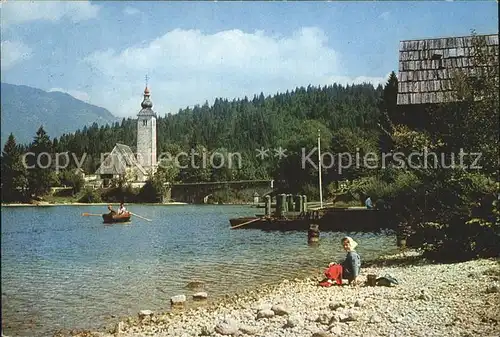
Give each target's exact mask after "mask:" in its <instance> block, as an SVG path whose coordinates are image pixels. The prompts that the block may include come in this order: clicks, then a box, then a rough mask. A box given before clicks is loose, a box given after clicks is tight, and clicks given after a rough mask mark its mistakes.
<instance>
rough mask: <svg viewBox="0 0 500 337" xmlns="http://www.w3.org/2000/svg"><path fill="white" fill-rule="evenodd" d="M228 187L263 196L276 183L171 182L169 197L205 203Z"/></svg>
mask: <svg viewBox="0 0 500 337" xmlns="http://www.w3.org/2000/svg"><path fill="white" fill-rule="evenodd" d="M228 188H230V189H233V190H238V191H242V190H255V192H257V193H258V194H259V196H263V195H266V194H270V193H272V192H273V191H274V190H275V189H276V184H275V181H274V180H269V179H257V180H230V181H204V182H196V183H178V184H171V189H170V199H172V200H175V201H181V202H188V203H196V204H201V203H206V202H207V200H208V198H209V197H210V196H211V195H212V194H213V193H215V192H217V191H220V190H224V189H228ZM252 201H253V200H251V199H250V200H248V202H252Z"/></svg>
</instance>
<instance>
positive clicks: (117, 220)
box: [102, 212, 132, 223]
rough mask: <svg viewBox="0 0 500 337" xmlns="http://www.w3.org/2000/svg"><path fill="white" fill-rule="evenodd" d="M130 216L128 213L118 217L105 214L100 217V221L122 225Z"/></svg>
mask: <svg viewBox="0 0 500 337" xmlns="http://www.w3.org/2000/svg"><path fill="white" fill-rule="evenodd" d="M131 216H132V214H130V213H128V212H127V213H124V214H120V215H118V214H110V213H106V214H103V215H102V219H103V221H104V223H122V222H129V221H130V217H131Z"/></svg>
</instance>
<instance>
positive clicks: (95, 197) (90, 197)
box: [78, 187, 102, 203]
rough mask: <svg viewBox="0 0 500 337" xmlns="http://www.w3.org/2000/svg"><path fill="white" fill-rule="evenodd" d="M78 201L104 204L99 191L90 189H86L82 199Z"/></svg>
mask: <svg viewBox="0 0 500 337" xmlns="http://www.w3.org/2000/svg"><path fill="white" fill-rule="evenodd" d="M78 201H79V202H87V203H95V202H102V198H101V194H100V192H99V190H94V189H92V188H90V187H87V188H85V190H84V192H83V195H82V197H81V198H80V199H79V200H78Z"/></svg>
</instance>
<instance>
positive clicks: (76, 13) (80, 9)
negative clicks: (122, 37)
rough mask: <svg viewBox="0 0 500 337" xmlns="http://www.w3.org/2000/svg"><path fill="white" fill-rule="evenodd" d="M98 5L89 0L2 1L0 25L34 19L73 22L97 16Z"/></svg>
mask: <svg viewBox="0 0 500 337" xmlns="http://www.w3.org/2000/svg"><path fill="white" fill-rule="evenodd" d="M98 12H99V6H97V5H95V4H92V3H90V2H89V1H6V2H3V3H2V26H4V25H10V24H20V23H25V22H29V21H36V20H48V21H58V20H60V19H62V18H67V19H70V20H71V21H73V22H79V21H83V20H88V19H91V18H94V17H96V16H97V14H98Z"/></svg>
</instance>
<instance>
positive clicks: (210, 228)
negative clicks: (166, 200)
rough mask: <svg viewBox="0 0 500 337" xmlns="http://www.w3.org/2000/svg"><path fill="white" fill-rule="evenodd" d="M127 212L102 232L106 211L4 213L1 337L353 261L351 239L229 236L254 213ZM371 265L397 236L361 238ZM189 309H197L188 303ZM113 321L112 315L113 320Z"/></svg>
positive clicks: (214, 209) (107, 318) (40, 332)
mask: <svg viewBox="0 0 500 337" xmlns="http://www.w3.org/2000/svg"><path fill="white" fill-rule="evenodd" d="M128 209H129V210H130V211H132V212H134V213H137V214H139V215H142V216H144V217H147V218H150V219H153V221H152V222H147V221H144V220H142V219H140V218H137V217H133V219H132V222H131V223H130V224H129V225H112V226H109V225H104V224H103V223H102V218H100V217H96V216H89V217H83V216H81V214H82V213H83V212H89V213H96V214H100V213H103V212H105V211H106V207H105V206H49V207H2V215H1V217H2V218H1V219H2V229H1V233H2V247H1V259H2V261H1V262H2V273H1V274H2V331H3V333H4V334H6V335H8V336H30V337H35V336H52V335H53V333H54V332H56V331H58V330H60V329H73V328H88V329H97V328H102V327H105V326H108V325H110V324H113V323H114V322H116V321H117V320H118V319H119V318H120V317H123V316H127V315H133V316H135V315H136V314H137V313H138V312H139V311H140V310H143V309H150V310H153V311H168V310H169V306H170V297H171V296H174V295H178V294H185V295H186V297H187V298H188V302H190V297H191V296H190V295H192V293H193V291H191V290H189V289H186V288H185V286H186V284H187V283H188V282H190V281H192V280H202V281H204V282H205V284H206V285H205V291H207V292H208V294H209V297H210V298H212V299H215V298H217V297H220V296H222V295H224V294H232V293H235V292H238V291H241V290H243V289H248V288H252V287H255V286H256V285H259V284H263V283H270V282H277V281H279V280H282V279H284V278H288V279H292V278H294V277H301V276H305V275H307V274H310V273H311V272H312V271H317V270H322V269H323V268H324V267H325V266H326V265H327V264H328V263H329V262H331V261H335V260H337V261H340V260H342V258H343V257H344V256H345V252H343V251H342V250H341V246H340V239H341V237H342V236H343V235H345V234H346V233H331V232H328V233H327V232H325V233H321V240H320V244H319V246H316V247H311V246H308V245H307V233H306V232H295V231H294V232H264V231H261V230H252V229H248V230H230V229H229V221H228V219H229V218H232V217H238V216H248V215H254V214H255V213H260V212H259V211H260V210H258V209H256V208H251V207H249V206H193V205H179V206H151V205H129V206H128ZM353 236H354V238H355V239H356V240H357V241H358V243H359V246H358V249H357V251H358V252H359V253H360V255H361V257H362V258H363V259H371V258H374V257H376V256H379V255H380V254H384V253H389V252H394V251H395V250H396V247H395V238H394V237H393V236H386V235H382V234H380V235H375V234H361V235H359V234H356V235H354V234H353ZM188 304H189V303H188ZM112 316H113V317H112Z"/></svg>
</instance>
